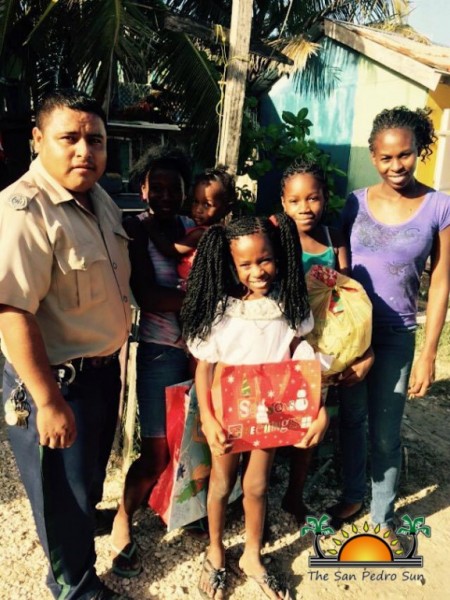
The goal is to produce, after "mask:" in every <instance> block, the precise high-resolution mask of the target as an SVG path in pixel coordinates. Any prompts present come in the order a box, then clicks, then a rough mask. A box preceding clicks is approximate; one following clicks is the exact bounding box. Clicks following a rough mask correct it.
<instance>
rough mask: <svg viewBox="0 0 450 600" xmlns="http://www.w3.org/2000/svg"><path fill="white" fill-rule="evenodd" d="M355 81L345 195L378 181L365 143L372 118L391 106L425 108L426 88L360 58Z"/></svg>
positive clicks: (377, 64)
mask: <svg viewBox="0 0 450 600" xmlns="http://www.w3.org/2000/svg"><path fill="white" fill-rule="evenodd" d="M357 81H358V83H357V86H356V91H355V98H354V102H355V110H354V121H353V135H352V139H351V152H350V161H349V167H348V179H347V192H349V191H351V190H355V189H359V188H361V187H365V186H368V185H372V184H374V183H376V182H378V181H379V177H378V174H377V172H376V170H375V168H374V167H373V165H372V161H371V159H370V153H369V149H368V144H367V140H368V138H369V135H370V130H371V128H372V122H373V119H374V118H375V116H376V115H377V114H378V113H379V112H380V111H382V110H383V109H385V108H393V107H394V106H400V105H405V106H407V107H409V108H412V109H415V108H417V107H424V106H425V105H426V103H427V98H428V91H427V90H426V89H425V88H423V87H421V86H419V85H418V84H416V83H414V82H413V81H411V80H410V79H406V78H405V77H402V76H401V75H399V74H398V73H395V72H394V71H391V70H389V69H388V68H386V67H384V66H382V65H380V64H379V63H376V62H374V61H371V60H369V59H366V58H365V57H363V56H360V59H359V64H358V73H357Z"/></svg>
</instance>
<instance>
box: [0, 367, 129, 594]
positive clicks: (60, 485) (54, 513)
mask: <svg viewBox="0 0 450 600" xmlns="http://www.w3.org/2000/svg"><path fill="white" fill-rule="evenodd" d="M16 386H17V375H16V373H15V371H14V368H13V367H12V365H10V364H9V363H6V364H5V369H4V374H3V398H4V401H6V399H7V398H8V397H9V395H10V392H11V389H12V388H14V387H16ZM62 392H63V395H64V397H65V398H66V400H67V402H68V404H69V405H70V407H71V408H72V410H73V412H74V415H75V419H76V426H77V439H76V441H75V443H74V444H73V445H72V446H71V447H70V448H65V449H55V450H52V449H50V448H48V447H46V446H40V445H39V436H38V433H37V430H36V408H35V405H34V403H33V400H32V398H31V397H30V396H29V395H28V401H29V402H30V404H31V415H30V417H29V419H28V428H27V429H22V428H19V427H15V426H14V427H8V434H9V439H10V442H11V446H12V450H13V452H14V455H15V458H16V462H17V466H18V468H19V471H20V476H21V479H22V482H23V484H24V486H25V489H26V492H27V495H28V499H29V501H30V503H31V508H32V510H33V516H34V520H35V524H36V529H37V533H38V536H39V539H40V542H41V544H42V547H43V548H44V551H45V553H46V555H47V559H48V561H49V567H50V568H49V572H48V576H47V585H48V587H49V589H50V590H51V592H52V594H53V595H54V597H55V598H59V599H60V600H63V599H64V600H74V599H77V600H79V599H82V600H89V599H90V598H92V596H93V595H94V594H95V592H96V591H98V590H99V589H101V587H102V583H101V581H100V579H99V577H98V576H97V573H96V571H95V561H96V554H95V546H94V525H95V523H94V507H95V505H96V504H97V502H99V501H100V500H101V497H102V492H103V482H104V479H105V474H106V465H107V462H108V458H109V455H110V452H111V447H112V443H113V440H114V433H115V428H116V424H117V413H118V404H119V395H120V367H119V361H118V360H113V361H112V362H111V363H109V364H108V365H106V366H101V367H96V368H94V367H91V366H88V367H84V368H83V369H82V371H81V372H78V373H77V375H76V378H75V380H74V381H73V383H71V384H70V385H69V386H63V388H62Z"/></svg>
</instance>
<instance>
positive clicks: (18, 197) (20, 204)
mask: <svg viewBox="0 0 450 600" xmlns="http://www.w3.org/2000/svg"><path fill="white" fill-rule="evenodd" d="M29 201H30V199H29V198H27V197H26V196H24V195H23V194H15V195H14V196H11V198H10V199H9V200H8V203H9V205H10V206H11V208H14V210H24V209H25V208H26V207H27V206H28V203H29Z"/></svg>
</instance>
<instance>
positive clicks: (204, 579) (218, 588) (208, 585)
mask: <svg viewBox="0 0 450 600" xmlns="http://www.w3.org/2000/svg"><path fill="white" fill-rule="evenodd" d="M225 578H226V571H225V550H224V549H223V547H221V548H211V547H210V548H209V549H208V553H207V555H206V557H205V561H204V563H203V567H202V572H201V575H200V581H199V582H198V590H199V592H200V595H201V596H202V598H213V599H214V600H222V599H223V598H224V593H225V585H226V581H225Z"/></svg>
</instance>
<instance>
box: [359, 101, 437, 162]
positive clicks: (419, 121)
mask: <svg viewBox="0 0 450 600" xmlns="http://www.w3.org/2000/svg"><path fill="white" fill-rule="evenodd" d="M430 113H431V109H430V108H417V109H416V110H411V109H409V108H407V107H406V106H396V107H395V108H390V109H385V110H382V111H381V112H380V113H379V114H378V115H377V116H376V117H375V119H374V121H373V125H372V131H371V132H370V136H369V150H370V151H371V152H374V148H375V139H376V137H377V135H378V134H379V133H381V132H382V131H385V130H386V129H409V130H410V131H412V133H413V135H414V139H415V141H416V146H417V154H418V156H420V158H421V160H422V162H425V159H426V158H428V157H429V156H430V155H431V154H433V150H431V148H430V146H431V145H432V144H434V142H435V141H436V140H437V137H436V135H435V133H434V127H433V122H432V121H431V119H430V116H429V115H430Z"/></svg>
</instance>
